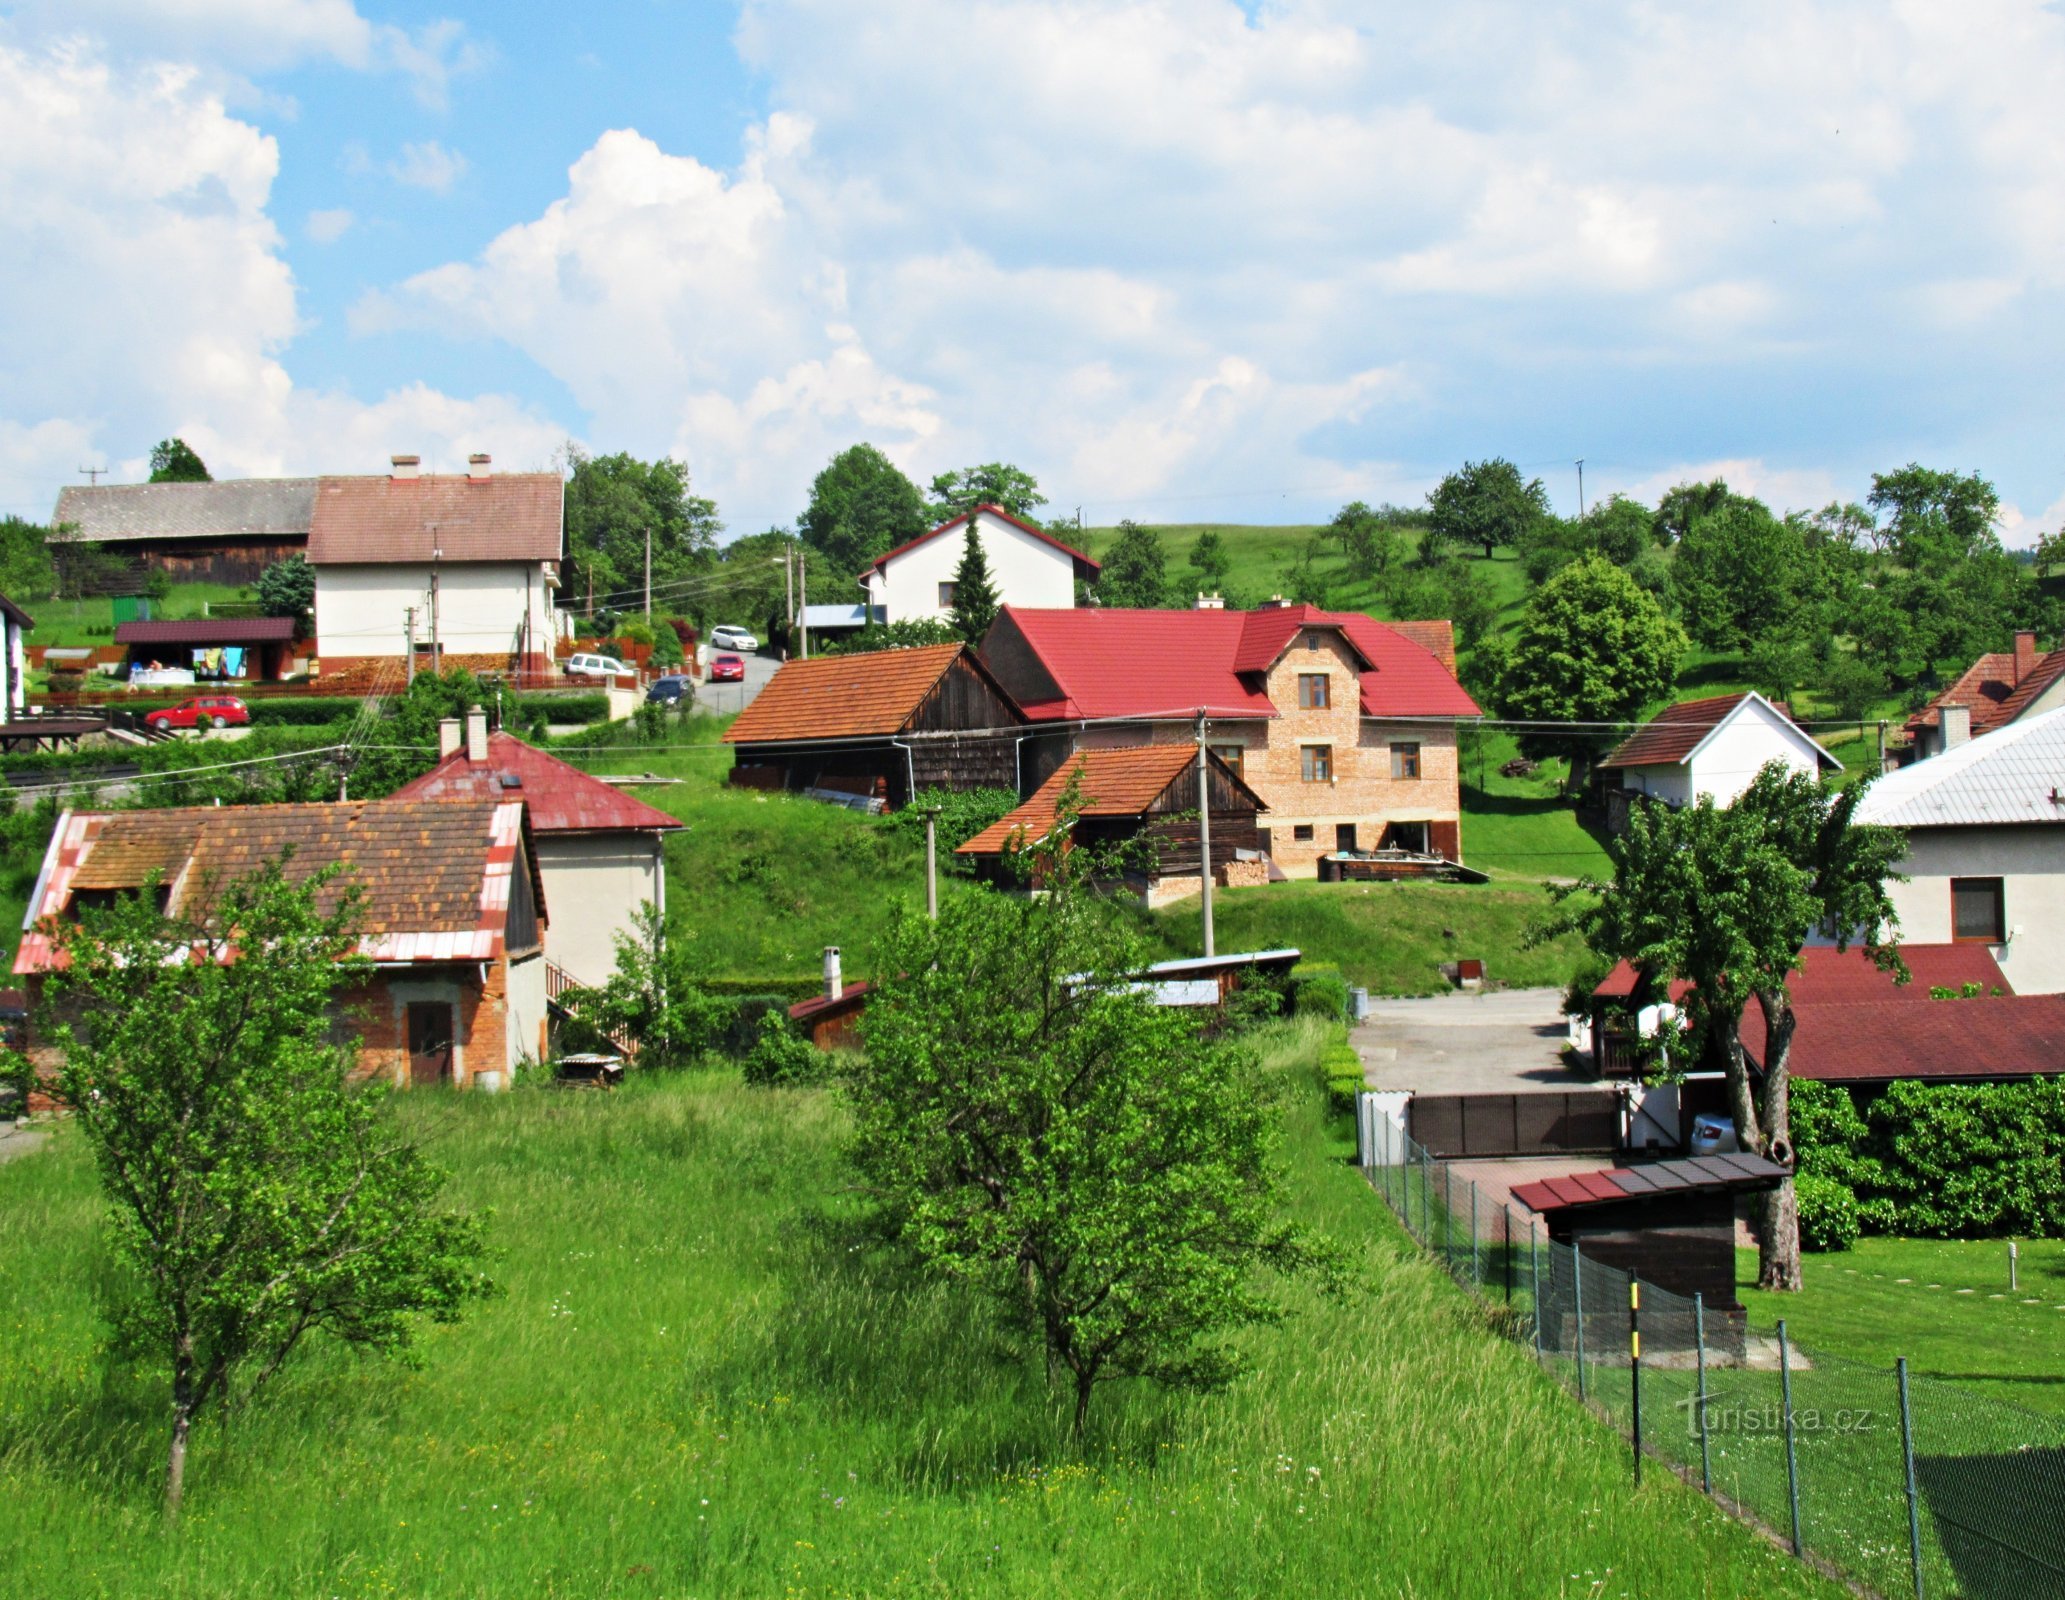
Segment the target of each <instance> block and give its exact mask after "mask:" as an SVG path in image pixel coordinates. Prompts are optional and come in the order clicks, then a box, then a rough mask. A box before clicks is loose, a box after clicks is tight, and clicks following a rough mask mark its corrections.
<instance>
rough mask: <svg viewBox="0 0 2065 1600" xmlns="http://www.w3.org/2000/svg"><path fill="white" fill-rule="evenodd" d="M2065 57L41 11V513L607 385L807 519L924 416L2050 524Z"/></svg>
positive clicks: (370, 460)
mask: <svg viewBox="0 0 2065 1600" xmlns="http://www.w3.org/2000/svg"><path fill="white" fill-rule="evenodd" d="M2061 89H2065V24H2061V21H2060V19H2059V17H2058V16H2057V15H2056V14H2054V12H2053V10H2052V9H2051V8H2049V7H2047V6H2045V5H2042V4H2038V3H2035V0H1965V3H1960V4H1956V5H1948V4H1939V5H1927V4H1914V3H1910V4H1907V5H1885V4H1878V3H1872V4H1864V3H1848V0H1794V3H1789V4H1776V3H1756V0H1750V3H1745V4H1743V5H1739V6H1734V7H1726V8H1717V7H1711V6H1695V5H1686V6H1672V5H1660V4H1654V3H1647V4H1640V5H1620V4H1610V3H1605V0H1602V3H1599V4H1566V5H1548V4H1545V5H1540V6H1531V7H1525V8H1516V7H1513V6H1511V5H1507V4H1500V3H1494V0H1458V3H1455V4H1452V5H1447V6H1443V7H1440V8H1429V7H1426V6H1423V5H1406V4H1378V3H1357V0H1257V3H1252V4H1247V5H1237V4H1234V3H1232V0H1147V3H1134V0H1055V3H1045V4H1036V3H1030V0H869V3H868V4H866V5H857V4H854V3H852V0H743V3H741V4H729V5H728V4H716V3H690V0H672V3H661V0H651V3H623V4H595V5H591V6H588V7H586V8H571V7H564V6H554V7H546V6H541V5H531V4H513V5H501V6H487V5H473V6H469V5H437V6H431V7H426V8H414V7H396V8H393V9H388V10H380V9H375V8H373V6H372V5H371V4H358V3H355V0H25V3H20V4H15V5H12V6H5V5H0V214H4V215H6V216H7V217H8V218H9V219H10V227H9V229H8V230H7V232H6V234H5V235H4V236H0V291H4V292H0V335H4V337H5V339H6V348H7V349H8V350H9V351H10V359H9V360H8V362H7V363H5V365H4V366H0V508H4V509H5V510H7V511H12V512H18V513H20V514H24V515H32V516H44V515H47V514H48V511H49V507H50V505H51V503H52V501H53V500H54V498H55V495H56V492H57V489H58V488H59V487H60V486H61V485H62V484H63V483H64V482H68V481H76V478H77V472H76V469H77V468H78V467H79V466H80V465H82V464H102V463H104V464H107V465H109V466H112V467H114V468H115V469H116V471H117V473H118V475H120V474H124V473H132V474H133V473H134V472H136V471H137V470H138V469H139V467H140V464H141V461H142V458H143V456H144V454H145V453H146V452H147V451H148V448H149V446H150V444H151V443H152V441H154V440H155V439H157V438H159V437H161V436H162V435H165V434H169V433H175V432H177V433H180V434H182V435H184V436H185V437H187V438H188V439H189V440H190V441H192V442H193V443H195V444H196V445H197V447H199V448H200V449H201V450H202V453H203V454H204V455H205V456H206V457H207V458H208V459H209V461H210V462H211V464H213V465H214V466H215V467H216V469H217V471H218V472H219V473H222V474H226V475H235V474H243V473H266V472H280V471H324V470H327V471H371V470H377V469H378V468H379V467H380V466H381V465H382V464H383V463H384V461H385V458H386V456H387V454H388V453H390V452H391V451H396V450H404V449H414V450H418V451H420V452H422V453H423V454H425V455H426V457H428V458H429V460H430V461H431V462H432V463H433V464H441V465H455V464H457V463H458V462H459V461H460V460H462V459H463V457H464V456H465V454H466V453H467V452H469V451H471V450H475V449H485V450H489V451H491V452H493V453H494V455H495V456H496V459H497V460H498V461H500V462H502V463H505V464H508V465H512V466H534V465H543V464H545V463H546V462H548V461H550V460H551V459H552V457H553V453H554V451H555V450H556V449H557V448H558V447H559V446H560V445H561V444H562V443H563V442H564V441H565V440H567V439H569V438H571V439H574V440H576V441H578V442H579V443H580V444H581V445H583V446H584V447H586V448H590V449H597V450H610V449H628V450H632V451H634V452H636V453H639V454H642V455H656V454H661V453H669V452H671V453H676V454H680V455H682V456H684V457H685V458H686V459H688V461H689V462H690V464H691V467H692V468H693V470H694V473H695V476H696V479H697V482H698V484H699V485H700V486H701V487H702V488H704V489H705V491H706V492H709V493H711V494H713V495H715V496H716V497H717V499H718V501H719V503H720V507H721V509H722V511H723V514H724V515H725V518H726V520H727V522H728V523H729V524H730V525H731V527H732V528H733V529H734V530H736V531H749V530H751V529H755V528H759V527H764V526H767V525H769V524H770V523H773V522H787V521H789V520H790V519H792V518H793V517H794V515H795V514H796V512H797V511H798V510H799V509H800V507H801V505H802V503H803V500H804V498H805V496H806V495H807V492H808V486H809V481H810V478H811V476H812V474H813V473H814V472H815V471H816V470H817V468H818V467H819V466H821V465H822V464H823V462H824V461H825V460H826V459H827V458H828V457H829V456H830V455H831V454H832V453H833V452H834V451H836V450H837V449H839V448H841V447H843V446H844V445H846V444H849V443H851V442H853V441H855V440H857V439H862V438H866V439H870V440H872V441H874V442H875V443H877V444H879V445H881V446H882V447H883V448H885V449H886V450H888V451H889V452H890V453H891V454H892V455H893V456H895V457H896V458H897V459H898V460H899V461H900V462H902V463H903V464H904V465H905V466H906V468H907V469H908V470H910V471H911V472H912V473H913V474H914V475H915V476H918V477H920V478H921V479H922V478H924V477H926V476H929V475H930V474H931V473H932V472H935V471H938V470H942V469H944V468H947V467H951V466H957V465H962V464H966V463H969V462H973V461H979V460H988V459H996V458H1002V459H1007V460H1014V461H1017V462H1019V463H1020V464H1022V465H1025V466H1027V467H1029V468H1031V469H1032V470H1034V471H1035V472H1036V473H1037V474H1038V475H1039V477H1040V479H1041V481H1042V483H1043V484H1044V485H1045V486H1046V487H1047V489H1048V491H1049V493H1050V494H1051V495H1052V496H1053V499H1054V501H1055V502H1056V504H1057V506H1058V507H1061V508H1063V509H1068V510H1072V509H1073V508H1074V507H1075V506H1076V505H1081V506H1083V508H1084V514H1085V516H1086V518H1088V519H1091V520H1096V521H1108V520H1112V519H1115V518H1117V517H1119V516H1122V515H1128V514H1130V515H1136V516H1141V517H1144V518H1148V519H1151V520H1161V521H1171V520H1194V519H1203V518H1224V519H1228V520H1248V521H1264V520H1289V519H1303V518H1321V517H1324V516H1326V515H1327V514H1329V513H1330V512H1331V511H1332V510H1333V509H1334V508H1335V507H1336V506H1338V505H1339V504H1341V503H1342V502H1343V501H1344V500H1347V499H1350V498H1358V497H1359V498H1366V499H1393V500H1400V501H1409V500H1416V499H1418V498H1419V497H1420V496H1421V495H1423V494H1424V493H1425V492H1426V490H1427V488H1428V487H1429V486H1430V485H1431V484H1432V482H1433V481H1434V480H1435V479H1436V478H1438V477H1439V475H1440V473H1441V472H1442V471H1443V470H1445V469H1446V468H1448V467H1450V466H1453V465H1454V464H1456V463H1457V462H1459V461H1461V460H1463V459H1464V458H1466V457H1479V456H1484V455H1489V454H1504V455H1507V456H1509V457H1511V458H1513V459H1515V460H1517V461H1519V462H1520V463H1521V464H1522V465H1523V466H1525V467H1526V468H1528V469H1529V470H1530V471H1533V472H1538V473H1539V474H1540V475H1541V476H1542V477H1543V478H1544V480H1545V482H1547V483H1548V485H1549V487H1550V489H1551V491H1552V494H1553V495H1554V496H1555V498H1556V501H1557V503H1558V504H1559V506H1562V507H1564V508H1566V509H1569V508H1572V507H1574V503H1575V494H1576V486H1575V472H1574V469H1573V468H1572V466H1571V465H1570V463H1571V462H1572V461H1573V460H1574V458H1576V457H1578V456H1580V455H1581V456H1583V457H1585V459H1586V470H1585V483H1586V488H1587V490H1588V491H1589V492H1590V493H1591V494H1592V495H1594V496H1596V495H1598V494H1600V493H1602V492H1605V491H1609V490H1614V489H1622V490H1626V491H1629V492H1632V493H1637V494H1642V495H1644V496H1653V495H1654V494H1655V493H1656V492H1657V491H1658V490H1660V489H1661V488H1663V487H1666V486H1668V485H1669V484H1670V483H1672V482H1676V481H1680V480H1682V479H1683V478H1685V477H1688V476H1692V475H1694V474H1707V473H1712V472H1720V473H1723V474H1725V475H1726V476H1728V477H1729V479H1730V480H1731V482H1734V483H1736V484H1737V485H1738V486H1740V487H1745V488H1749V489H1752V490H1755V491H1756V492H1759V493H1762V494H1764V495H1766V496H1767V497H1768V498H1770V499H1771V500H1772V501H1773V502H1774V503H1775V504H1777V505H1779V506H1781V507H1791V506H1808V505H1818V504H1820V503H1822V502H1824V501H1826V500H1827V499H1829V498H1832V497H1838V496H1840V497H1843V498H1852V497H1856V496H1859V495H1861V494H1862V493H1863V492H1864V490H1865V488H1866V487H1867V486H1868V482H1869V475H1870V473H1871V471H1872V470H1873V469H1875V468H1885V467H1889V466H1894V465H1898V464H1900V463H1902V462H1905V461H1907V460H1909V459H1920V460H1922V461H1925V462H1929V463H1931V464H1938V465H1944V466H1954V467H1958V468H1976V469H1978V470H1981V471H1984V472H1986V473H1987V474H1988V475H1989V476H1991V477H1993V478H1994V480H1995V481H1996V482H1997V483H1998V484H1999V485H2000V487H2001V489H2002V492H2003V494H2004V496H2005V498H2006V499H2007V501H2008V502H2009V508H2010V509H2009V514H2008V518H2007V523H2008V526H2007V528H2006V530H2005V531H2006V534H2007V537H2008V538H2009V540H2010V542H2013V543H2027V542H2028V541H2029V540H2030V539H2032V538H2033V537H2034V536H2035V534H2036V533H2037V532H2038V531H2040V530H2043V529H2047V528H2051V527H2055V526H2057V525H2058V524H2059V522H2060V520H2061V519H2065V447H2061V446H2060V444H2059V443H2058V441H2057V437H2056V435H2057V429H2056V427H2055V424H2054V422H2053V420H2052V417H2051V414H2050V408H2049V406H2048V405H2047V403H2046V402H2047V401H2048V399H2049V394H2050V390H2051V387H2052V386H2051V383H2050V381H2049V380H2050V377H2051V374H2052V373H2054V372H2055V371H2057V370H2059V367H2060V357H2061V356H2065V349H2061V345H2065V338H2061V322H2060V315H2059V312H2060V290H2061V286H2065V285H2061V279H2065V128H2061V125H2060V124H2059V119H2058V118H2057V116H2056V113H2055V107H2056V106H2057V105H2059V104H2060V103H2065V96H2061V94H2060V91H2061Z"/></svg>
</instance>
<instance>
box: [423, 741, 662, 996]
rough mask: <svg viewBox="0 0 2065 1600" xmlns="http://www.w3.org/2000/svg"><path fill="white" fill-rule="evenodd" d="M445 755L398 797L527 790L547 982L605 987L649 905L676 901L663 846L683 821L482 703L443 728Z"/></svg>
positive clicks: (522, 793) (508, 796)
mask: <svg viewBox="0 0 2065 1600" xmlns="http://www.w3.org/2000/svg"><path fill="white" fill-rule="evenodd" d="M438 747H439V748H438V763H437V765H436V766H434V767H432V768H431V769H430V770H429V771H428V772H426V773H424V774H423V776H422V777H420V778H416V779H414V780H412V781H411V782H409V783H406V784H404V785H402V787H401V788H399V789H397V790H396V791H395V793H394V798H395V799H397V800H453V799H468V800H521V801H523V803H524V805H525V807H526V808H527V809H528V812H529V820H530V830H531V838H532V840H533V842H534V844H535V847H536V856H537V863H538V872H539V876H540V879H541V881H542V882H543V884H544V886H545V897H546V899H547V900H548V901H549V902H550V904H551V906H552V922H551V925H550V926H549V927H548V928H546V930H545V960H546V964H547V970H546V976H547V988H548V991H549V992H550V994H551V995H552V996H553V997H554V998H557V996H558V995H559V994H560V993H561V992H563V991H564V990H565V989H567V988H569V987H575V986H578V987H581V988H596V987H598V986H600V985H601V984H603V983H606V982H608V981H609V977H610V974H611V973H612V972H613V971H615V970H616V950H617V940H618V939H619V938H620V937H630V936H631V935H633V934H634V933H635V932H636V930H637V917H638V912H639V909H640V908H641V907H642V906H645V905H648V904H649V905H651V906H652V907H653V908H654V909H655V910H656V911H658V912H659V913H660V914H661V915H662V916H664V915H665V914H666V910H667V874H666V870H665V861H664V856H663V851H662V846H663V845H664V843H665V840H666V836H667V835H668V834H670V833H674V832H677V831H678V830H679V829H680V827H681V823H680V822H679V821H678V820H677V819H676V818H674V817H670V816H668V815H667V813H666V812H664V811H659V810H656V809H654V808H653V807H652V806H649V805H647V804H646V803H645V802H644V801H643V800H640V799H638V798H637V797H636V796H634V795H629V794H626V793H624V791H623V790H621V789H619V788H618V787H616V786H615V785H614V784H609V783H604V782H603V781H602V780H601V779H600V778H596V777H591V776H590V775H589V774H587V773H585V772H583V771H581V770H580V768H578V767H572V766H568V765H567V763H566V762H564V761H561V760H560V759H559V758H558V757H556V756H549V755H547V754H546V753H545V752H544V751H542V750H540V749H538V748H537V747H536V746H534V745H528V744H525V743H524V742H523V740H521V739H519V738H517V737H516V736H515V735H514V734H508V733H492V734H491V733H489V732H488V720H487V714H486V713H485V712H484V711H482V710H481V709H480V708H479V707H475V708H474V710H473V711H472V712H471V713H470V714H469V715H468V716H467V718H466V722H465V728H464V735H463V737H462V735H461V728H460V724H459V722H458V721H457V720H456V719H448V720H447V721H445V722H443V723H442V724H440V725H439V729H438Z"/></svg>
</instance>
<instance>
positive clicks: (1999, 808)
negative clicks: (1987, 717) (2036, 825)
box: [1857, 708, 2065, 828]
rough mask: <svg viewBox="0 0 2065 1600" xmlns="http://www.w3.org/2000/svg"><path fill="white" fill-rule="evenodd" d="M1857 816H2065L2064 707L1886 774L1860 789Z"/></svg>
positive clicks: (1933, 820) (1898, 823)
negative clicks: (1861, 794)
mask: <svg viewBox="0 0 2065 1600" xmlns="http://www.w3.org/2000/svg"><path fill="white" fill-rule="evenodd" d="M1857 820H1858V821H1859V822H1875V823H1879V824H1881V825H1883V826H1886V827H1891V828H1955V827H1974V826H1986V825H1998V824H2011V823H2030V822H2065V708H2061V709H2060V710H2057V711H2046V712H2044V713H2043V714H2042V715H2040V716H2035V717H2026V718H2024V719H2023V720H2022V721H2020V722H2011V723H2009V724H2008V725H2007V726H2006V727H2002V728H1996V729H1994V730H1993V731H1992V732H1991V733H1986V734H1981V735H1980V736H1979V737H1978V738H1976V739H1973V740H1972V741H1970V742H1969V743H1967V744H1961V745H1958V746H1956V747H1955V748H1954V749H1950V750H1946V751H1944V753H1943V754H1941V755H1938V756H1930V757H1929V758H1928V759H1927V760H1925V761H1917V762H1915V763H1913V764H1912V765H1911V766H1906V767H1902V768H1901V769H1900V770H1899V771H1898V772H1894V773H1889V774H1888V775H1887V776H1885V777H1883V778H1880V779H1879V780H1878V781H1877V782H1875V783H1874V784H1872V786H1871V788H1870V789H1868V790H1867V791H1866V792H1865V796H1864V799H1863V800H1862V801H1861V802H1859V804H1858V807H1857Z"/></svg>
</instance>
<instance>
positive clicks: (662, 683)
mask: <svg viewBox="0 0 2065 1600" xmlns="http://www.w3.org/2000/svg"><path fill="white" fill-rule="evenodd" d="M695 697H696V691H695V685H694V684H692V683H690V682H689V681H688V680H687V679H686V678H683V677H679V676H677V675H674V674H671V673H670V674H669V675H668V676H666V677H664V678H655V679H654V680H653V686H652V687H651V688H650V689H648V690H646V691H645V698H646V701H647V703H648V704H650V705H656V706H673V705H679V704H681V702H682V701H684V700H688V701H693V700H694V699H695Z"/></svg>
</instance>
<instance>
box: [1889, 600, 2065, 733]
mask: <svg viewBox="0 0 2065 1600" xmlns="http://www.w3.org/2000/svg"><path fill="white" fill-rule="evenodd" d="M2060 706H2065V645H2061V646H2060V647H2059V648H2057V649H2056V650H2053V651H2051V652H2050V653H2049V654H2045V653H2043V652H2042V651H2040V650H2038V649H2037V647H2036V635H2035V634H2034V633H2033V632H2030V631H2029V630H2028V629H2024V630H2023V631H2022V632H2020V633H2018V634H2016V635H2015V647H2014V649H2012V650H1996V651H1993V652H1991V653H1990V654H1987V655H1983V656H1981V657H1980V658H1979V659H1978V660H1977V661H1974V662H1973V663H1972V664H1971V665H1970V666H1969V667H1967V668H1966V669H1965V670H1964V671H1963V672H1962V673H1960V674H1959V675H1958V678H1957V681H1956V682H1955V683H1953V684H1951V685H1950V687H1949V688H1947V689H1945V690H1944V691H1943V692H1942V693H1941V694H1939V695H1938V696H1936V698H1935V699H1933V700H1931V701H1930V702H1929V703H1928V704H1927V705H1925V706H1923V707H1922V709H1921V710H1919V711H1917V712H1916V713H1915V714H1914V715H1913V716H1911V717H1909V718H1908V719H1907V723H1906V731H1907V735H1908V738H1909V741H1910V742H1909V745H1908V748H1907V750H1906V751H1905V752H1904V753H1903V754H1904V758H1905V760H1907V761H1925V760H1927V759H1928V758H1929V757H1931V756H1939V755H1941V754H1943V752H1944V751H1946V750H1953V749H1955V748H1956V747H1957V746H1959V745H1961V744H1963V743H1964V742H1965V741H1966V740H1967V739H1972V738H1976V737H1978V736H1979V735H1980V734H1982V733H1991V732H1992V731H1993V730H1994V729H1996V728H2005V727H2006V726H2007V725H2008V724H2009V723H2011V722H2015V721H2018V720H2020V719H2021V718H2023V717H2029V716H2036V715H2038V714H2040V713H2042V712H2045V711H2054V710H2056V709H2057V708H2058V707H2060Z"/></svg>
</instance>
